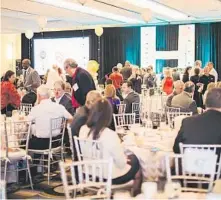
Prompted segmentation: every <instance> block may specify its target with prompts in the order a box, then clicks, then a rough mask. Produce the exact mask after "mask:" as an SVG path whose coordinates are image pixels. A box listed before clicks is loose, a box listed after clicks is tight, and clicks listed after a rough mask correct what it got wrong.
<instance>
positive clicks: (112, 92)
mask: <svg viewBox="0 0 221 200" xmlns="http://www.w3.org/2000/svg"><path fill="white" fill-rule="evenodd" d="M104 97H105V98H107V100H108V101H109V102H110V104H111V105H112V106H113V112H114V114H118V110H117V105H119V104H120V99H119V98H118V97H117V96H116V89H115V87H114V85H107V86H106V87H105V90H104Z"/></svg>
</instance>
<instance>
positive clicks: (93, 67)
mask: <svg viewBox="0 0 221 200" xmlns="http://www.w3.org/2000/svg"><path fill="white" fill-rule="evenodd" d="M98 69H99V64H98V62H97V61H96V60H89V61H88V63H87V70H88V71H89V72H90V73H91V74H93V75H94V74H95V73H96V72H97V71H98Z"/></svg>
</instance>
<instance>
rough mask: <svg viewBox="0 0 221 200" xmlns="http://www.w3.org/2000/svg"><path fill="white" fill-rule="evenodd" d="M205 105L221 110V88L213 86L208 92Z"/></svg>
mask: <svg viewBox="0 0 221 200" xmlns="http://www.w3.org/2000/svg"><path fill="white" fill-rule="evenodd" d="M205 105H206V108H207V109H215V110H218V111H220V112H221V88H213V89H212V90H210V91H209V92H208V93H207V96H206V102H205Z"/></svg>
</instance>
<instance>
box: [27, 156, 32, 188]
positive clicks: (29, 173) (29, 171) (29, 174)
mask: <svg viewBox="0 0 221 200" xmlns="http://www.w3.org/2000/svg"><path fill="white" fill-rule="evenodd" d="M26 162H27V170H28V176H29V181H30V185H31V189H32V190H34V188H33V183H32V177H31V170H30V165H29V160H28V159H26Z"/></svg>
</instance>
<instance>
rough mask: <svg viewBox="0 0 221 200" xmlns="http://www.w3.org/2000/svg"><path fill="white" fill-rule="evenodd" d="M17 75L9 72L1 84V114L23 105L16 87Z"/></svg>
mask: <svg viewBox="0 0 221 200" xmlns="http://www.w3.org/2000/svg"><path fill="white" fill-rule="evenodd" d="M15 79H16V77H15V73H14V72H13V71H11V70H8V71H7V72H6V73H5V76H4V78H3V81H2V82H1V114H6V112H11V111H12V110H15V109H17V108H18V107H19V106H20V103H21V97H20V95H19V94H18V91H17V90H16V87H15V85H14V82H15Z"/></svg>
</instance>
